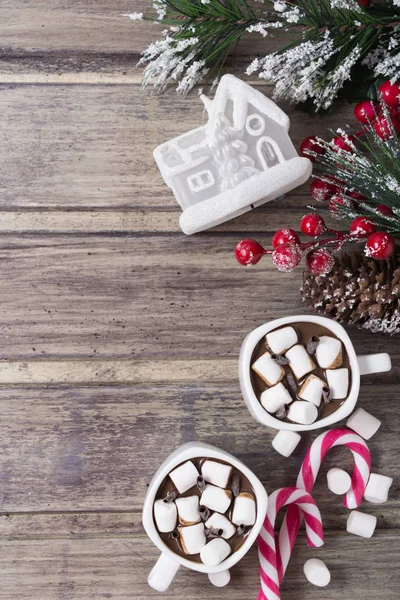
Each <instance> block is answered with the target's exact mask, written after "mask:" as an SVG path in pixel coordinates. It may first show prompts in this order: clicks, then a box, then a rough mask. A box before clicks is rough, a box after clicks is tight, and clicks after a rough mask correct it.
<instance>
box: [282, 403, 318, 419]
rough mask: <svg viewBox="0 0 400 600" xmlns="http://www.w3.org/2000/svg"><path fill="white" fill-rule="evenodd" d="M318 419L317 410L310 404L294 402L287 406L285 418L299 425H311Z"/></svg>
mask: <svg viewBox="0 0 400 600" xmlns="http://www.w3.org/2000/svg"><path fill="white" fill-rule="evenodd" d="M317 417H318V408H317V407H316V406H315V404H312V403H311V402H305V401H303V400H296V401H295V402H293V403H292V404H291V405H290V406H289V412H288V414H287V418H288V419H289V420H290V421H293V422H294V423H300V425H311V423H314V421H315V420H316V419H317Z"/></svg>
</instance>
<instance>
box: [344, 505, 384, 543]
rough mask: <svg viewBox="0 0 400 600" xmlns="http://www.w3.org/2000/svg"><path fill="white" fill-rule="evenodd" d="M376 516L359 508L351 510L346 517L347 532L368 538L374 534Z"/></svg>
mask: <svg viewBox="0 0 400 600" xmlns="http://www.w3.org/2000/svg"><path fill="white" fill-rule="evenodd" d="M376 522H377V518H376V517H374V515H367V514H365V513H362V512H360V511H359V510H353V511H352V512H351V513H350V515H349V518H348V519H347V525H346V529H347V531H348V532H349V533H352V534H354V535H359V536H360V537H364V538H370V537H372V536H373V535H374V531H375V527H376Z"/></svg>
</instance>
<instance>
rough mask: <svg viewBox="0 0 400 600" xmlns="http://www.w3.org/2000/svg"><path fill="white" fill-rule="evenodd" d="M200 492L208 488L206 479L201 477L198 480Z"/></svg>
mask: <svg viewBox="0 0 400 600" xmlns="http://www.w3.org/2000/svg"><path fill="white" fill-rule="evenodd" d="M196 485H197V487H198V489H199V492H204V490H205V488H206V480H205V479H204V477H202V476H201V475H199V476H198V478H197V483H196Z"/></svg>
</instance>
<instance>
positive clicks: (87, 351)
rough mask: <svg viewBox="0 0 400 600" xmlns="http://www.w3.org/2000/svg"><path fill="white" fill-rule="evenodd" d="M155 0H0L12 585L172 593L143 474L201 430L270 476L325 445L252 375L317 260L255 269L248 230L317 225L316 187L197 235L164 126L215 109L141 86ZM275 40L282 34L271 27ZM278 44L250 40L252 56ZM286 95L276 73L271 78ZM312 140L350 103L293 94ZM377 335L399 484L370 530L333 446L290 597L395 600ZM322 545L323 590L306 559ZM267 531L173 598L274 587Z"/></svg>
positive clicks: (368, 508) (391, 409)
mask: <svg viewBox="0 0 400 600" xmlns="http://www.w3.org/2000/svg"><path fill="white" fill-rule="evenodd" d="M148 5H149V3H148V2H145V1H143V2H139V1H136V0H92V1H88V0H64V1H63V2H61V1H60V0H53V1H52V2H49V0H2V2H1V4H0V34H1V35H0V39H1V46H2V48H1V61H0V87H1V90H0V92H1V94H0V102H1V115H0V118H1V123H2V127H1V131H2V146H1V154H0V184H1V214H0V235H1V238H0V260H1V265H2V269H1V277H0V298H1V304H0V324H1V329H0V330H1V346H0V358H1V362H0V397H1V410H2V418H1V420H0V432H1V436H0V440H1V456H2V468H1V470H0V472H1V488H0V499H1V512H0V519H1V521H0V523H1V527H0V536H1V541H0V578H1V585H0V598H1V599H5V600H19V599H21V600H22V599H23V600H26V599H28V598H29V599H30V600H50V599H51V600H56V599H57V600H75V599H79V600H89V599H90V600H92V599H96V600H99V599H101V598H112V599H118V600H128V599H132V598H145V599H150V598H156V597H158V594H157V593H156V592H154V591H152V590H151V589H150V588H149V587H148V586H147V583H146V579H147V574H148V572H149V570H150V569H151V567H152V565H153V563H154V562H155V560H156V559H157V554H158V551H157V549H156V548H155V547H154V546H153V545H152V543H151V542H150V541H149V540H148V539H147V537H146V535H145V534H144V532H143V529H142V526H141V509H142V504H143V498H144V495H145V492H146V485H147V484H148V482H149V481H150V479H151V477H152V475H153V473H154V471H155V470H156V468H157V467H158V465H159V464H160V463H161V462H162V461H163V459H164V458H165V457H166V456H167V455H168V454H169V453H170V452H171V451H172V450H174V449H175V448H176V447H177V446H178V445H180V444H182V443H184V442H187V441H190V440H202V441H204V442H209V443H212V444H215V445H216V446H219V447H221V448H223V449H225V450H228V451H230V452H232V453H233V454H235V455H236V456H238V457H239V458H240V459H242V460H243V461H244V462H245V463H246V464H247V465H248V466H249V467H250V468H252V469H253V470H254V471H255V473H256V474H257V475H258V476H259V477H260V479H261V480H262V482H263V483H264V484H265V485H266V487H267V489H268V491H269V492H272V491H273V490H274V489H276V488H277V487H281V486H284V485H293V484H294V482H295V479H296V475H297V472H298V469H299V466H300V464H301V458H302V456H303V455H304V452H305V449H306V447H307V444H308V443H309V442H310V441H311V440H312V439H313V438H314V437H315V436H316V434H311V435H307V436H304V438H303V441H302V443H301V445H300V447H299V449H298V450H297V451H296V453H295V454H294V455H293V456H292V457H291V458H290V459H288V460H285V459H283V458H282V457H280V456H279V455H278V454H276V453H275V452H274V451H273V450H272V448H271V446H270V442H271V439H272V437H273V432H272V431H270V430H268V429H266V428H264V427H262V426H261V425H258V424H257V423H256V422H255V421H254V420H253V419H252V418H251V416H250V414H249V413H248V412H247V410H246V408H245V406H244V403H243V400H242V398H241V395H240V391H239V386H238V379H237V372H236V371H237V358H238V351H239V348H240V345H241V342H242V340H243V338H244V336H245V335H246V334H247V333H248V332H249V331H250V330H251V329H252V328H254V327H255V326H257V325H259V324H261V323H263V322H265V321H268V320H270V319H272V318H275V317H281V316H284V315H291V314H301V313H302V312H304V308H303V307H302V305H301V301H300V295H299V287H300V282H301V270H297V271H296V272H294V273H290V274H278V273H277V272H276V271H275V270H274V269H273V268H271V264H270V263H269V261H268V260H264V261H263V262H262V263H261V264H260V265H259V266H258V267H257V268H256V269H253V270H246V269H242V268H240V267H239V266H238V265H237V263H236V262H235V259H234V257H233V253H232V250H233V248H234V246H235V244H236V242H237V241H238V240H239V239H241V238H242V237H247V236H249V234H251V236H254V237H256V238H259V239H260V240H261V241H263V242H265V243H266V244H268V243H269V241H270V238H271V234H272V233H273V232H274V231H275V230H276V229H278V228H280V227H282V226H284V225H286V226H290V227H294V228H296V227H298V221H299V217H301V216H302V214H304V210H305V207H306V205H307V204H308V203H310V201H311V199H310V196H309V193H308V186H307V185H305V186H303V187H302V188H301V189H298V190H296V191H294V192H292V193H290V194H288V195H287V197H286V198H285V199H284V200H280V201H277V202H272V203H270V204H269V205H267V206H265V207H264V208H262V209H259V210H256V211H253V212H252V213H251V214H247V215H245V216H243V217H242V218H239V219H236V220H234V221H231V222H229V223H227V224H226V225H223V226H221V227H218V228H217V229H214V230H212V231H209V232H207V233H203V234H200V235H197V236H193V237H190V238H187V237H185V236H184V235H183V234H182V233H181V231H180V230H179V227H178V217H179V214H180V210H179V208H178V206H177V205H176V202H175V200H174V198H173V197H172V194H171V192H170V190H169V189H168V188H167V187H166V186H165V184H164V183H163V181H162V179H161V176H160V174H159V172H158V171H157V168H156V166H155V164H154V161H153V158H152V150H153V148H154V147H155V146H156V145H158V144H159V143H160V142H163V141H166V140H168V139H170V138H172V137H174V136H176V135H178V134H180V133H183V132H185V131H187V130H189V129H190V128H192V127H193V126H194V125H196V124H200V123H201V119H202V109H201V105H200V103H199V100H198V98H197V94H196V92H195V93H194V94H193V95H192V96H190V97H189V98H187V99H182V98H178V97H176V95H175V92H174V91H173V90H168V91H167V92H166V93H165V94H164V95H163V96H161V97H157V96H149V95H144V94H143V93H142V92H141V90H140V73H139V72H138V71H135V70H134V65H135V63H136V62H137V58H138V54H139V52H140V50H141V49H143V48H144V47H145V46H146V45H147V44H148V43H149V42H150V41H151V40H153V39H155V37H156V36H157V34H158V28H157V27H156V26H154V25H153V24H151V23H150V24H146V23H143V24H134V23H131V22H130V21H129V20H128V19H125V18H122V17H121V16H120V15H121V13H127V12H132V11H140V10H142V9H143V8H144V7H148ZM269 43H271V42H269ZM262 47H263V41H262V40H260V39H258V37H252V38H251V42H250V43H249V42H247V43H244V44H243V45H242V47H241V48H239V51H240V53H241V54H240V56H239V57H238V58H237V61H236V63H235V67H233V68H232V70H233V71H234V72H235V73H238V74H241V73H243V69H244V66H245V65H246V64H247V63H248V62H249V60H250V57H251V56H252V55H253V54H254V53H255V52H259V51H260V49H261V48H262ZM254 84H255V85H257V87H258V89H260V90H261V91H263V92H265V93H267V94H268V93H269V92H270V90H269V89H268V86H266V85H264V84H262V83H261V82H259V81H255V82H254ZM288 112H289V115H290V117H291V120H292V125H291V134H292V137H293V140H294V142H295V144H296V145H297V146H298V144H299V142H300V141H301V140H302V139H303V137H305V136H306V135H310V134H314V133H320V134H324V133H325V132H326V130H327V128H328V127H336V126H338V125H343V124H344V123H345V122H346V120H351V107H348V106H345V105H343V106H342V107H341V108H340V110H339V111H338V112H336V113H335V114H334V115H332V116H329V117H326V116H325V117H317V118H313V117H310V116H307V115H304V114H302V113H299V112H297V111H296V110H294V109H293V108H289V109H288ZM351 334H352V336H353V339H354V343H355V346H356V349H357V350H358V351H359V352H363V353H364V352H373V351H388V352H390V354H391V356H392V359H393V370H392V372H391V373H390V374H389V375H377V376H370V377H366V378H365V380H364V383H363V387H362V390H361V394H360V400H359V402H360V405H361V406H363V407H365V408H366V409H367V410H370V411H371V412H373V414H374V415H376V416H377V417H378V418H380V419H382V421H383V424H382V427H381V430H380V431H379V433H378V434H377V435H376V436H375V437H374V438H373V439H372V440H371V442H370V448H371V451H372V455H373V465H374V470H375V471H376V472H381V473H383V474H385V475H389V476H391V477H394V478H395V483H394V485H393V487H392V490H391V494H390V500H389V502H388V503H387V504H385V505H382V506H378V507H377V506H372V505H367V504H364V505H363V507H362V510H364V511H365V512H368V513H371V514H374V515H376V516H377V517H378V527H377V532H376V534H375V535H374V537H373V538H372V539H371V540H368V541H366V540H362V539H361V538H356V537H354V536H351V535H349V534H347V533H346V532H345V523H346V518H347V515H348V512H347V510H345V509H344V507H343V506H342V505H341V500H340V498H337V497H334V496H332V495H330V494H328V492H327V488H326V484H325V483H324V474H325V473H326V471H327V469H328V468H329V467H331V466H333V465H342V466H343V465H344V466H345V467H349V468H350V465H351V460H350V457H349V454H348V452H347V451H346V450H344V449H341V450H337V451H334V452H332V453H331V455H330V456H329V459H328V460H326V462H325V463H324V467H323V469H322V476H321V477H320V478H319V483H318V485H317V486H316V488H315V497H316V499H317V501H318V503H319V505H320V508H321V512H322V514H323V518H324V525H325V532H326V544H325V547H324V548H322V549H320V550H318V551H311V550H310V549H308V548H307V547H306V543H305V538H304V536H302V538H301V539H299V541H298V544H297V545H296V549H295V552H294V555H293V560H292V562H291V564H290V567H289V570H288V573H287V576H286V578H285V582H284V585H283V598H284V600H306V599H307V600H314V599H315V600H317V599H318V600H319V599H321V598H324V600H337V599H338V598H339V597H351V598H354V599H357V600H358V599H359V600H376V599H377V598H378V599H379V600H397V599H398V598H399V591H398V590H399V567H398V565H399V559H400V530H399V528H400V511H399V509H400V500H399V478H398V465H399V460H400V452H399V446H400V444H399V439H398V436H399V431H400V428H399V406H398V390H399V388H398V376H399V372H400V360H399V353H398V341H397V339H396V338H392V339H391V338H388V337H384V336H381V335H372V334H370V333H367V332H360V331H357V330H351ZM312 556H318V557H320V558H322V559H323V560H325V561H326V562H327V564H328V565H329V568H330V569H331V571H332V584H331V585H330V586H329V587H328V588H327V589H326V590H323V591H321V590H319V589H317V588H313V587H312V586H310V585H309V584H308V583H307V582H306V581H305V578H304V576H303V573H302V565H303V563H304V562H305V560H306V558H309V557H312ZM258 587H259V583H258V569H257V557H256V551H255V549H252V550H251V551H250V552H249V554H248V555H247V556H246V558H245V559H244V560H243V561H242V562H241V563H240V564H239V565H237V566H236V567H235V568H234V569H233V572H232V583H231V585H230V586H229V588H226V589H223V590H218V589H217V588H213V587H212V586H211V585H210V584H208V583H207V580H206V577H204V576H202V575H200V574H197V573H194V572H189V571H187V570H185V569H182V570H181V571H180V572H179V574H178V575H177V577H176V581H175V582H174V584H173V586H172V587H171V588H170V591H169V592H168V593H166V594H165V597H166V598H174V599H176V600H183V599H185V600H198V599H199V598H208V599H209V600H217V599H218V600H219V599H222V598H229V599H230V600H242V599H243V598H246V599H247V598H249V599H252V598H256V597H257V591H258Z"/></svg>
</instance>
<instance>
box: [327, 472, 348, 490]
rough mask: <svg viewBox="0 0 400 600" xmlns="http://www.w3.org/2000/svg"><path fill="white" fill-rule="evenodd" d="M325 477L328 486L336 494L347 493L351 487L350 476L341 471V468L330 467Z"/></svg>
mask: <svg viewBox="0 0 400 600" xmlns="http://www.w3.org/2000/svg"><path fill="white" fill-rule="evenodd" d="M326 478H327V480H328V488H329V489H330V491H331V492H333V493H334V494H337V495H338V496H341V495H342V494H347V492H348V491H349V489H350V488H351V477H350V475H349V474H348V473H346V471H343V469H337V468H335V469H330V471H328V473H327V475H326Z"/></svg>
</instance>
